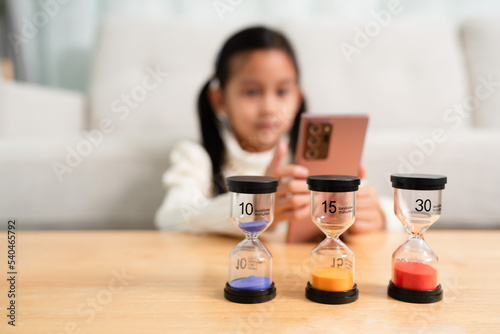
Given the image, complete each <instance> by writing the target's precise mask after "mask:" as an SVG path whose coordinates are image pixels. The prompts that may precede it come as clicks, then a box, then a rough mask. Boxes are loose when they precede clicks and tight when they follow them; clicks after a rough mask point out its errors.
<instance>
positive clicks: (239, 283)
mask: <svg viewBox="0 0 500 334" xmlns="http://www.w3.org/2000/svg"><path fill="white" fill-rule="evenodd" d="M229 285H230V286H231V287H232V288H233V289H240V290H249V291H256V290H264V289H267V288H269V287H271V279H270V278H269V277H262V276H254V275H250V276H248V277H244V278H238V279H235V280H234V281H232V282H231V283H229Z"/></svg>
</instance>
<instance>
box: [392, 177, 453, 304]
mask: <svg viewBox="0 0 500 334" xmlns="http://www.w3.org/2000/svg"><path fill="white" fill-rule="evenodd" d="M391 181H392V186H393V188H394V212H395V214H396V216H397V217H398V218H399V220H400V221H401V223H403V225H404V226H405V228H406V230H407V231H408V234H409V237H408V239H407V240H406V241H405V242H404V243H403V244H402V245H401V246H399V248H398V249H396V251H395V252H394V254H393V255H392V280H391V281H390V282H389V287H388V294H389V296H391V297H392V298H394V299H398V300H401V301H405V302H410V303H434V302H437V301H440V300H441V299H443V291H442V289H441V284H439V283H438V278H437V264H438V257H437V255H436V254H435V253H434V252H433V251H432V249H431V248H430V247H429V246H428V245H427V243H426V242H425V241H424V235H423V233H424V232H425V231H426V230H427V229H428V228H429V227H430V226H431V225H432V224H433V223H435V222H436V221H437V220H438V219H439V216H440V215H441V191H442V189H444V185H445V184H446V181H447V180H446V177H445V176H441V175H429V174H397V175H392V176H391Z"/></svg>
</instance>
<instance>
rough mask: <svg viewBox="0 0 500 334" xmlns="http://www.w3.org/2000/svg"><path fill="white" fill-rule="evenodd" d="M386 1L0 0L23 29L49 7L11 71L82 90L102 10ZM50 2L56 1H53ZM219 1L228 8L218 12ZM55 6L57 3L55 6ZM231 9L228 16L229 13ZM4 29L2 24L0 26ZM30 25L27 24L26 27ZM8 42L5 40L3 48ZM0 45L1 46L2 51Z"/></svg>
mask: <svg viewBox="0 0 500 334" xmlns="http://www.w3.org/2000/svg"><path fill="white" fill-rule="evenodd" d="M389 2H390V0H272V1H269V0H231V1H226V0H222V1H217V0H215V1H214V0H60V1H56V0H39V1H37V0H0V3H3V7H4V10H3V15H4V16H5V17H6V19H7V22H8V24H9V25H10V26H9V31H18V32H20V31H22V30H23V29H25V30H26V29H28V28H26V26H27V24H26V22H27V20H29V21H32V18H33V16H34V15H35V17H36V16H37V13H40V12H43V11H44V8H48V9H49V10H51V11H52V13H53V17H51V18H50V24H46V25H43V20H44V19H43V17H41V16H39V18H38V19H39V20H40V23H41V25H43V26H42V27H41V28H40V29H37V30H38V31H36V32H35V33H33V35H34V36H33V38H29V39H28V40H27V41H26V43H24V42H23V44H22V45H21V47H20V50H21V52H16V53H14V54H13V53H12V52H10V53H9V54H10V55H11V56H12V57H13V58H15V61H14V63H15V65H16V66H15V69H16V71H15V75H16V78H17V79H19V80H22V81H27V82H33V83H37V84H41V85H46V86H52V87H60V88H69V89H75V90H79V91H85V90H86V89H87V87H88V75H89V72H90V71H89V68H90V66H91V61H92V52H93V48H94V47H95V45H96V38H97V31H98V28H99V24H100V22H101V20H102V18H103V17H104V16H105V15H107V14H111V15H115V14H116V15H128V16H142V17H144V16H145V17H155V18H183V19H187V20H194V21H198V22H199V21H207V22H209V21H212V22H213V21H220V23H221V24H231V23H234V22H236V21H241V20H252V19H258V20H261V21H269V22H272V21H273V20H276V19H283V18H292V19H293V18H299V19H308V20H315V19H317V18H330V19H332V20H336V19H353V20H356V19H359V20H363V19H367V18H370V13H371V12H372V11H374V10H375V11H377V10H380V9H384V8H387V5H388V3H389ZM399 2H400V3H401V5H402V6H403V7H404V8H405V10H404V11H403V13H401V16H402V17H404V16H426V17H445V18H448V19H451V20H453V21H456V22H457V24H460V23H461V22H463V21H465V20H468V19H470V18H474V17H476V16H482V15H492V14H493V15H494V14H500V1H495V0H419V1H417V0H401V1H399ZM54 3H55V4H56V5H54ZM221 4H222V6H223V5H224V4H227V5H229V6H230V7H232V8H233V10H230V11H228V12H225V13H224V15H223V17H222V18H221V16H220V15H219V14H218V9H217V7H218V6H219V10H220V8H222V10H224V9H223V7H220V6H221ZM57 7H59V8H57ZM229 14H230V15H229ZM4 29H5V28H4ZM28 30H29V29H28ZM8 47H9V45H8V44H7V43H6V40H5V39H4V43H3V49H4V51H3V53H4V54H6V51H5V49H6V48H8ZM1 49H2V48H0V50H1Z"/></svg>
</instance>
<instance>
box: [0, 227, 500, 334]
mask: <svg viewBox="0 0 500 334" xmlns="http://www.w3.org/2000/svg"><path fill="white" fill-rule="evenodd" d="M263 237H264V236H263ZM404 239H405V236H404V235H403V234H389V233H377V234H368V235H362V236H356V237H354V238H352V239H351V240H350V243H349V246H350V248H351V249H352V250H353V251H354V253H355V254H356V281H357V284H358V287H359V290H360V295H359V299H358V300H357V301H356V302H354V303H352V304H346V305H323V304H316V303H313V302H311V301H309V300H307V299H306V298H305V296H304V288H305V285H306V282H307V281H308V279H309V278H308V275H309V252H310V251H311V249H312V248H313V246H314V245H312V244H302V245H288V244H284V243H282V242H276V241H274V242H273V241H269V240H268V241H267V242H265V243H266V245H267V247H268V248H269V249H270V251H271V252H272V254H273V258H274V276H273V279H274V282H275V283H276V287H277V290H278V294H277V297H276V299H274V300H273V301H270V302H267V303H263V304H254V305H244V304H235V303H231V302H228V301H226V300H225V299H224V297H223V287H224V284H225V282H226V280H227V273H228V256H229V252H230V251H231V250H232V248H233V247H234V246H235V245H236V244H237V243H238V242H239V240H237V239H232V238H224V237H216V236H202V235H190V234H175V233H165V232H156V231H146V232H145V231H70V232H67V231H59V232H55V231H48V232H27V231H18V232H17V245H16V247H17V260H18V263H17V271H18V278H17V287H16V289H17V300H16V306H17V311H16V312H17V319H16V327H15V328H13V327H11V326H8V325H7V319H6V317H5V316H6V307H7V305H8V302H9V300H8V299H7V293H6V292H7V289H8V287H7V285H6V279H5V278H2V280H1V282H2V283H1V284H0V306H1V307H0V309H1V310H2V311H0V312H1V313H2V314H1V315H2V317H1V319H2V320H1V324H0V333H30V334H35V333H51V334H59V333H134V334H136V333H137V334H138V333H212V332H214V333H300V334H304V333H306V334H307V333H356V332H359V333H366V332H372V333H420V332H421V333H429V332H431V333H432V332H435V333H466V332H470V333H478V332H483V333H492V332H499V331H500V312H499V310H498V306H499V305H500V287H499V286H500V256H499V255H500V231H433V230H431V231H429V232H428V233H427V235H426V239H427V241H428V243H429V244H430V246H431V247H432V248H433V249H434V250H435V252H436V253H437V254H438V255H439V256H440V267H439V280H440V282H441V284H442V285H443V287H444V300H443V301H441V302H438V303H435V304H409V303H404V302H400V301H396V300H393V299H391V298H389V297H387V283H388V281H389V279H390V266H391V255H392V252H393V251H394V250H395V249H396V247H397V246H398V245H399V244H401V243H402V241H403V240H404ZM0 245H1V247H0V248H1V250H2V251H1V254H2V259H1V263H2V266H1V267H2V270H3V275H4V276H2V277H5V275H6V272H7V268H6V262H7V261H6V257H7V255H6V253H7V251H6V248H7V246H6V233H4V232H2V234H1V237H0Z"/></svg>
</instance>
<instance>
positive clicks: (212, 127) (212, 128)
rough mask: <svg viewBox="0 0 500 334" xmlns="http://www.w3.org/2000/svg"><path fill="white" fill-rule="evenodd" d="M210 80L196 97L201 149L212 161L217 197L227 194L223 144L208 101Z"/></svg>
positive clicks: (218, 124)
mask: <svg viewBox="0 0 500 334" xmlns="http://www.w3.org/2000/svg"><path fill="white" fill-rule="evenodd" d="M209 87H210V80H209V81H208V82H207V83H206V84H205V85H204V86H203V88H202V89H201V93H200V96H199V97H198V117H199V119H200V129H201V136H202V141H203V147H205V150H206V151H207V152H208V155H209V156H210V160H211V161H212V175H213V183H212V185H213V193H214V194H216V195H218V194H222V193H225V192H227V189H226V186H225V183H224V178H223V177H222V162H223V161H224V157H225V149H224V142H223V141H222V137H221V134H220V131H219V129H220V126H221V125H220V121H219V120H218V119H217V116H216V115H215V111H214V109H213V108H212V105H211V104H210V101H209V100H208V89H209Z"/></svg>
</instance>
